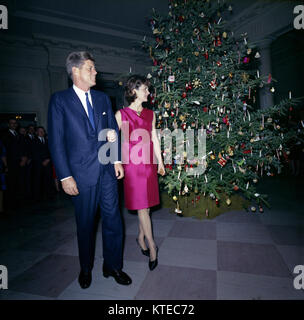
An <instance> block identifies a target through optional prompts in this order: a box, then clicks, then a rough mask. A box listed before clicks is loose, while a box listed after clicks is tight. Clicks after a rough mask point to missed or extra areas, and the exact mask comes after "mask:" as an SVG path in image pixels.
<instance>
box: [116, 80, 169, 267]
mask: <svg viewBox="0 0 304 320" xmlns="http://www.w3.org/2000/svg"><path fill="white" fill-rule="evenodd" d="M148 95H149V90H148V80H147V79H146V78H144V77H141V76H132V77H130V78H129V80H128V81H127V85H126V88H125V97H126V100H127V101H128V103H129V106H128V107H126V108H123V109H121V110H119V111H117V113H116V115H115V116H116V120H117V123H118V126H119V128H120V129H121V131H122V142H121V143H122V160H123V167H124V171H125V178H124V198H125V207H126V208H127V209H129V210H137V212H138V220H139V234H138V238H137V239H136V240H137V243H138V245H139V246H140V248H141V252H142V253H143V254H144V255H146V256H149V257H150V259H149V268H150V270H153V269H155V268H156V266H157V263H158V261H157V253H158V248H157V246H156V245H155V242H154V239H153V235H152V226H151V219H150V208H151V207H153V206H155V205H157V204H159V190H158V177H157V173H159V174H161V175H164V174H165V169H164V164H163V160H162V156H161V149H160V144H159V141H158V138H157V135H156V130H155V121H156V117H155V114H154V112H153V111H152V110H149V109H146V108H143V106H142V103H143V102H146V101H147V99H148ZM153 160H154V161H153ZM145 240H147V243H148V248H147V246H146V242H145Z"/></svg>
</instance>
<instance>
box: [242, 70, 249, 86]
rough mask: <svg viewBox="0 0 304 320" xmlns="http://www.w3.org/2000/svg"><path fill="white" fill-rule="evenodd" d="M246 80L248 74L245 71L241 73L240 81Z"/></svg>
mask: <svg viewBox="0 0 304 320" xmlns="http://www.w3.org/2000/svg"><path fill="white" fill-rule="evenodd" d="M248 80H249V74H247V73H246V72H243V73H242V81H243V82H245V83H246V82H248Z"/></svg>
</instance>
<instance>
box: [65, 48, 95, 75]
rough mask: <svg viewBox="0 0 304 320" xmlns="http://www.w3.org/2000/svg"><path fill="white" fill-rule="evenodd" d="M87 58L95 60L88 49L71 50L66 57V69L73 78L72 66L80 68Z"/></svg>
mask: <svg viewBox="0 0 304 320" xmlns="http://www.w3.org/2000/svg"><path fill="white" fill-rule="evenodd" d="M86 60H91V61H93V62H95V60H94V58H93V56H92V55H91V54H90V53H89V52H87V51H76V52H71V53H70V54H69V55H68V57H67V59H66V64H65V65H66V71H67V73H68V75H69V77H70V78H71V79H72V80H73V73H72V68H73V67H76V68H80V67H81V66H82V65H83V64H84V62H85V61H86Z"/></svg>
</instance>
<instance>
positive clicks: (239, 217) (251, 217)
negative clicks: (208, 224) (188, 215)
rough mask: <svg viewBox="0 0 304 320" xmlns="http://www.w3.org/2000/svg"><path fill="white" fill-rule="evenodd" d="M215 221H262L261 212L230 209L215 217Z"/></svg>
mask: <svg viewBox="0 0 304 320" xmlns="http://www.w3.org/2000/svg"><path fill="white" fill-rule="evenodd" d="M213 221H215V222H233V223H255V224H257V223H261V221H260V213H252V212H246V211H245V210H243V211H229V212H225V213H224V214H221V215H219V216H217V217H216V218H214V220H213Z"/></svg>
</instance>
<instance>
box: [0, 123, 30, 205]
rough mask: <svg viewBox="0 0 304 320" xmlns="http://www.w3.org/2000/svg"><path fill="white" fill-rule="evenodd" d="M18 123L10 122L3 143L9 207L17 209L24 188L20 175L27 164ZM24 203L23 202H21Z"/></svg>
mask: <svg viewBox="0 0 304 320" xmlns="http://www.w3.org/2000/svg"><path fill="white" fill-rule="evenodd" d="M17 127H18V124H17V121H16V119H14V118H11V119H9V121H8V131H7V132H6V133H5V134H4V135H3V138H2V141H3V143H4V146H5V149H6V157H7V166H8V181H7V184H8V206H9V208H11V209H15V208H16V204H17V203H20V198H21V192H22V188H21V187H20V184H19V183H20V180H19V177H20V173H21V171H22V168H24V167H25V166H26V163H27V152H26V148H25V143H24V139H23V138H22V137H21V136H20V135H19V134H18V132H17ZM21 203H22V201H21Z"/></svg>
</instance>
